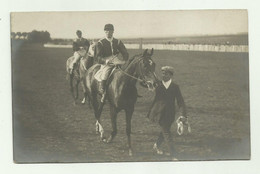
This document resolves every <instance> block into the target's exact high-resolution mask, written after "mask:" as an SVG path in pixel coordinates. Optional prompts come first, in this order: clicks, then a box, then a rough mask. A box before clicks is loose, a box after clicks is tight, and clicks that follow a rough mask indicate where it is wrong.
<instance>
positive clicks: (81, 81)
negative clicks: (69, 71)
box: [80, 79, 87, 104]
mask: <svg viewBox="0 0 260 174" xmlns="http://www.w3.org/2000/svg"><path fill="white" fill-rule="evenodd" d="M80 84H81V86H82V90H83V94H84V98H83V99H82V101H81V104H85V103H86V98H87V93H86V87H85V84H84V81H83V79H81V80H80Z"/></svg>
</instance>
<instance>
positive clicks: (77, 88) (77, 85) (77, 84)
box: [75, 80, 80, 99]
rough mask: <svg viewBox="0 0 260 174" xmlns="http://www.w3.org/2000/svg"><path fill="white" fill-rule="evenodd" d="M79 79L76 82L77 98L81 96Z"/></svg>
mask: <svg viewBox="0 0 260 174" xmlns="http://www.w3.org/2000/svg"><path fill="white" fill-rule="evenodd" d="M79 82H80V81H79V80H77V82H76V85H75V88H76V96H75V99H78V98H79Z"/></svg>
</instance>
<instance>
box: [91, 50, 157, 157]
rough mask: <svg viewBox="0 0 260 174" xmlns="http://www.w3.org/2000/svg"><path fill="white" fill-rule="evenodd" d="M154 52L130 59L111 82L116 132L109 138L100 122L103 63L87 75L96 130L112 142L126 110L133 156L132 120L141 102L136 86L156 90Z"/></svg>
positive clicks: (108, 97)
mask: <svg viewBox="0 0 260 174" xmlns="http://www.w3.org/2000/svg"><path fill="white" fill-rule="evenodd" d="M152 55H153V49H152V50H151V52H150V53H149V52H148V50H147V49H146V50H145V51H144V52H143V53H142V54H139V55H135V56H133V57H132V58H131V59H129V60H128V61H127V62H126V63H125V64H124V65H123V66H122V68H120V67H119V68H116V69H115V70H114V72H112V73H111V75H110V77H109V79H108V80H107V83H108V84H107V87H106V97H105V98H106V100H107V101H108V103H109V107H110V116H111V123H112V132H111V134H110V136H109V138H108V139H106V138H105V136H104V129H103V127H102V125H101V122H100V116H101V112H102V108H103V106H104V103H105V102H101V101H100V100H99V90H98V89H99V85H100V84H99V82H98V81H97V80H96V79H95V77H94V76H95V73H96V72H97V71H98V70H99V69H100V64H96V65H93V66H92V67H91V68H90V69H88V71H87V74H86V87H87V94H88V95H89V98H90V101H91V103H92V106H93V108H94V115H95V119H96V131H97V133H99V134H100V138H101V140H102V141H104V142H106V143H110V142H111V141H112V140H113V139H114V137H115V136H116V134H117V123H116V119H117V114H118V113H119V112H120V111H121V110H124V111H125V115H126V135H127V143H128V150H129V155H130V156H132V147H131V119H132V115H133V112H134V106H135V103H136V101H137V97H138V94H137V88H136V83H137V81H140V82H142V83H145V84H146V85H147V87H148V89H149V90H154V89H155V86H154V84H155V82H156V81H158V80H157V77H156V74H155V63H154V61H153V60H152V59H151V57H152Z"/></svg>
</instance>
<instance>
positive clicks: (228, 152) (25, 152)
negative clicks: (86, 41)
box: [12, 45, 250, 163]
mask: <svg viewBox="0 0 260 174" xmlns="http://www.w3.org/2000/svg"><path fill="white" fill-rule="evenodd" d="M13 46H14V45H13ZM137 53H139V51H138V50H129V54H130V56H133V55H135V54H137ZM70 55H72V51H71V49H63V48H43V47H40V46H29V45H27V46H23V47H20V48H19V49H15V50H13V52H12V78H13V94H12V95H13V135H14V136H13V137H14V138H13V140H14V160H15V161H16V162H25V163H28V162H29V163H30V162H118V161H167V160H169V157H167V156H159V155H156V154H155V153H154V152H153V150H152V146H153V143H154V142H155V140H156V138H157V135H158V132H159V128H158V127H157V126H156V125H154V124H152V123H151V122H150V121H149V120H148V119H147V118H146V114H147V112H148V108H149V107H150V105H151V103H152V99H153V93H151V92H148V91H146V89H144V88H142V87H140V86H139V85H137V87H138V93H139V94H141V95H143V97H142V98H139V99H138V101H137V104H136V107H135V112H134V115H133V119H132V144H133V150H134V155H133V156H132V157H129V156H128V151H127V140H126V134H125V116H124V113H123V112H122V113H120V114H119V115H118V135H117V137H116V138H115V140H114V141H113V142H112V143H111V144H105V143H102V142H100V140H99V136H98V135H96V133H95V119H94V115H93V111H92V110H91V109H90V108H89V107H88V105H81V104H78V105H76V106H74V105H73V100H72V98H71V95H70V93H69V84H68V81H67V80H66V72H65V62H66V59H67V57H69V56H70ZM153 57H154V61H155V62H156V64H157V72H158V73H159V69H160V67H161V66H163V65H171V66H173V67H174V68H175V71H176V73H175V77H174V81H175V82H176V83H177V84H179V86H180V88H181V91H182V93H183V96H184V100H185V102H186V105H187V109H188V116H189V119H190V123H191V129H192V132H191V133H190V134H187V133H186V134H184V135H182V136H179V135H178V134H177V132H176V124H174V125H173V126H172V132H173V134H174V144H175V146H176V150H177V151H178V153H179V157H180V160H231V159H249V158H250V116H249V69H248V68H249V66H248V63H249V58H248V54H247V53H209V52H182V51H157V50H155V52H154V56H153ZM81 96H82V94H81ZM79 103H80V102H79ZM102 122H103V125H104V129H105V131H106V134H107V135H108V134H109V133H110V131H111V124H110V117H109V115H108V107H107V106H105V108H104V111H103V114H102ZM163 149H167V148H166V146H165V144H164V145H163Z"/></svg>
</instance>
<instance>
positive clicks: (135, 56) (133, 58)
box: [122, 54, 143, 69]
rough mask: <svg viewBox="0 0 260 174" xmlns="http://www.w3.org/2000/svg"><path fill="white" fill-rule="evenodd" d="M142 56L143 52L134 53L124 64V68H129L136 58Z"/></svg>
mask: <svg viewBox="0 0 260 174" xmlns="http://www.w3.org/2000/svg"><path fill="white" fill-rule="evenodd" d="M142 56H143V54H137V55H134V56H133V57H131V58H129V59H128V60H127V62H126V63H125V64H124V65H123V67H122V69H125V68H127V67H128V66H129V65H130V64H131V63H132V62H133V60H135V59H136V58H137V57H142Z"/></svg>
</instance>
